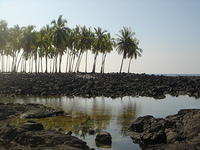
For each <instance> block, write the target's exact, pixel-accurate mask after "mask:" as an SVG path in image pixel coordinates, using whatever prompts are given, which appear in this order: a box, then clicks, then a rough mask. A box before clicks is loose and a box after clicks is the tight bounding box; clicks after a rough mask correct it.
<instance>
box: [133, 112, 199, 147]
mask: <svg viewBox="0 0 200 150" xmlns="http://www.w3.org/2000/svg"><path fill="white" fill-rule="evenodd" d="M129 129H130V131H131V133H130V135H131V137H132V139H133V141H134V142H135V143H139V144H140V146H141V147H142V149H152V150H160V149H163V150H165V149H170V150H171V149H172V150H182V149H190V150H196V149H200V109H183V110H180V111H179V112H178V114H175V115H171V116H168V117H166V118H165V119H163V118H154V117H153V116H144V117H139V118H137V119H136V120H135V121H134V122H133V123H132V124H131V126H130V128H129Z"/></svg>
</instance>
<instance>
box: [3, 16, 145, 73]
mask: <svg viewBox="0 0 200 150" xmlns="http://www.w3.org/2000/svg"><path fill="white" fill-rule="evenodd" d="M138 45H139V41H138V40H137V39H136V38H135V33H134V32H132V31H131V29H130V28H127V27H123V29H122V30H120V32H119V35H117V38H116V39H114V38H112V37H111V34H110V33H108V32H107V31H106V30H103V29H102V28H100V27H98V28H94V30H92V28H87V27H86V26H83V27H81V26H76V27H75V28H73V29H71V28H69V27H67V21H66V20H65V19H63V18H62V15H60V16H59V17H58V19H57V20H53V21H52V22H51V24H50V25H46V26H44V27H42V28H41V29H40V30H39V31H37V30H36V29H35V26H32V25H29V26H26V27H19V25H15V26H14V27H10V28H8V25H7V22H6V21H3V20H2V21H0V72H61V68H63V65H65V71H66V72H79V71H80V70H79V69H80V64H81V62H82V58H83V57H85V72H88V69H87V66H88V52H89V51H90V52H92V53H93V55H94V61H93V68H92V72H93V73H95V72H96V62H97V57H98V56H99V54H101V55H102V58H101V68H100V72H101V73H104V72H105V61H106V56H107V54H108V53H110V52H111V51H113V50H114V49H116V50H117V51H118V53H119V54H122V62H121V66H120V73H121V71H122V68H123V62H124V59H126V58H128V59H130V61H129V65H128V72H130V65H131V61H132V59H133V58H135V59H136V58H137V57H138V56H141V53H142V49H140V48H139V47H138ZM63 56H65V58H66V61H65V62H66V64H63V61H62V59H63ZM43 61H45V62H43ZM44 64H45V65H44Z"/></svg>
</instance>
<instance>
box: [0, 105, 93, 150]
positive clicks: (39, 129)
mask: <svg viewBox="0 0 200 150" xmlns="http://www.w3.org/2000/svg"><path fill="white" fill-rule="evenodd" d="M59 115H64V112H63V111H61V110H55V109H53V108H50V107H46V106H44V105H41V104H12V103H8V104H2V103H1V104H0V120H1V121H5V122H6V119H11V118H14V117H18V118H28V119H34V118H45V117H51V116H59ZM0 149H1V150H27V149H29V150H64V149H66V150H90V148H89V147H88V146H87V143H86V142H84V141H82V140H80V139H78V138H77V137H74V136H71V134H64V133H61V132H58V131H56V130H47V129H44V127H43V125H42V124H41V123H37V122H35V121H34V120H28V121H26V122H25V123H24V124H22V125H20V126H14V125H10V124H4V125H1V126H0Z"/></svg>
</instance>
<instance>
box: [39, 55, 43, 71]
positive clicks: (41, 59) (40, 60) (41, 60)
mask: <svg viewBox="0 0 200 150" xmlns="http://www.w3.org/2000/svg"><path fill="white" fill-rule="evenodd" d="M40 59H41V60H40V65H41V66H40V67H41V72H43V68H42V57H41V58H40Z"/></svg>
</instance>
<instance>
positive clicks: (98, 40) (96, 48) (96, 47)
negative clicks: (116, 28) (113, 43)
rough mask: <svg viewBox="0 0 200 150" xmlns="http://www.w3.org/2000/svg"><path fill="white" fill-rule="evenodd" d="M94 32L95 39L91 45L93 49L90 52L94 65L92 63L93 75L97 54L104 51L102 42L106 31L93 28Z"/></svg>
mask: <svg viewBox="0 0 200 150" xmlns="http://www.w3.org/2000/svg"><path fill="white" fill-rule="evenodd" d="M94 30H95V39H94V43H93V49H92V52H93V53H94V63H93V69H92V73H95V70H96V60H97V56H98V54H99V52H101V51H103V50H104V40H105V37H106V36H105V35H106V32H107V31H106V30H102V29H101V28H100V27H98V28H94Z"/></svg>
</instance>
